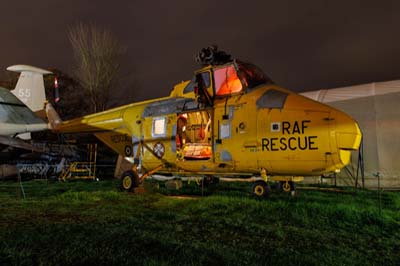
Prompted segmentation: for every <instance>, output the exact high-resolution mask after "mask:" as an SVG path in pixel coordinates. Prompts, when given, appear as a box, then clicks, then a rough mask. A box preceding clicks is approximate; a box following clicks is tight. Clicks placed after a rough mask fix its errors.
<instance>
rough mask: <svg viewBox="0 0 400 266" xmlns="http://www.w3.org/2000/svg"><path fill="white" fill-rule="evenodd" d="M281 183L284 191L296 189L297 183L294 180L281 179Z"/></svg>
mask: <svg viewBox="0 0 400 266" xmlns="http://www.w3.org/2000/svg"><path fill="white" fill-rule="evenodd" d="M279 183H280V187H281V190H282V191H283V192H292V191H296V183H295V182H293V181H281V182H279Z"/></svg>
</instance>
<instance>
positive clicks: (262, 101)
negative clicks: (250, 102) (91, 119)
mask: <svg viewBox="0 0 400 266" xmlns="http://www.w3.org/2000/svg"><path fill="white" fill-rule="evenodd" d="M287 96H288V94H287V93H286V92H283V91H278V90H273V89H272V90H268V91H266V92H265V93H264V94H263V95H262V96H261V97H260V98H259V99H258V100H257V103H256V104H257V107H258V108H279V109H282V108H283V106H284V105H285V102H286V98H287Z"/></svg>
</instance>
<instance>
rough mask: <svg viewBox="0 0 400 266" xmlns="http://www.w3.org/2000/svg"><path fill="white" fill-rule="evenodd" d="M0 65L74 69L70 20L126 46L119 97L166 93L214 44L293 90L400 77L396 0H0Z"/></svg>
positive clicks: (399, 25) (399, 6) (187, 76)
mask: <svg viewBox="0 0 400 266" xmlns="http://www.w3.org/2000/svg"><path fill="white" fill-rule="evenodd" d="M1 11H2V12H1V16H0V33H1V50H0V54H1V56H0V58H1V61H0V68H1V69H5V68H6V67H7V66H9V65H12V64H31V65H35V66H39V67H43V68H58V69H61V70H63V71H65V72H67V73H71V72H72V71H71V70H72V67H73V56H72V49H71V46H70V44H69V41H68V36H67V32H68V28H69V27H70V26H72V25H74V24H75V23H77V22H93V23H95V24H97V25H99V26H105V27H107V28H109V29H110V30H112V31H113V32H114V33H115V35H116V36H117V38H118V39H119V41H120V42H121V43H122V44H123V45H124V46H126V48H127V54H126V68H125V70H124V71H125V73H133V75H134V76H135V79H136V80H137V81H138V85H136V86H135V87H132V88H131V90H134V91H133V93H129V94H127V93H125V92H123V91H122V89H121V91H119V92H116V95H122V94H127V95H130V97H131V98H130V99H128V98H127V97H125V98H124V99H123V100H121V101H120V103H126V101H128V100H129V101H132V100H142V99H146V98H151V97H159V96H164V95H167V94H168V93H169V91H170V89H171V88H172V86H173V84H174V83H177V82H180V81H181V80H186V79H190V78H191V75H192V73H193V70H195V68H197V64H196V63H195V62H194V60H193V57H194V54H195V53H196V52H197V51H199V50H200V49H201V48H202V47H206V46H208V45H210V44H214V43H215V44H218V45H219V47H220V48H222V49H224V50H226V51H227V52H229V53H231V54H233V55H234V56H235V57H236V58H241V59H243V60H247V61H251V62H253V63H255V64H257V65H259V66H260V67H261V68H262V69H263V70H264V71H265V72H266V73H267V74H268V75H269V76H270V77H271V78H272V79H273V80H274V81H275V82H276V83H278V84H280V85H282V86H284V87H287V88H289V89H292V90H294V91H302V90H312V89H319V88H332V87H339V86H347V85H353V84H360V83H367V82H373V81H383V80H391V79H399V78H400V1H383V0H382V1H378V0H376V1H369V0H364V1H353V0H349V1H322V0H311V1H287V0H286V1H283V0H281V1H267V0H265V1H262V0H261V1H251V0H247V1H232V0H231V1H226V0H219V1H216V0H212V1H211V0H205V1H188V0H178V1H173V0H169V1H146V2H145V1H133V0H114V1H109V0H108V1H100V0H97V1H95V0H92V1H89V0H86V1H84V0H69V1H58V0H37V1H30V0H25V1H13V2H11V1H5V0H1Z"/></svg>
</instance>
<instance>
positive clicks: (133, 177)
mask: <svg viewBox="0 0 400 266" xmlns="http://www.w3.org/2000/svg"><path fill="white" fill-rule="evenodd" d="M120 181H121V184H120V189H121V190H122V191H132V190H133V188H134V187H137V186H138V185H139V176H138V175H137V173H135V172H133V171H126V172H124V173H123V174H122V175H121V178H120Z"/></svg>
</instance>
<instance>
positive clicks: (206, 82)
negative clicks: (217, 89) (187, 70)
mask: <svg viewBox="0 0 400 266" xmlns="http://www.w3.org/2000/svg"><path fill="white" fill-rule="evenodd" d="M200 75H201V80H202V82H203V86H204V88H209V87H210V83H211V80H210V72H203V73H201V74H200Z"/></svg>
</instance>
